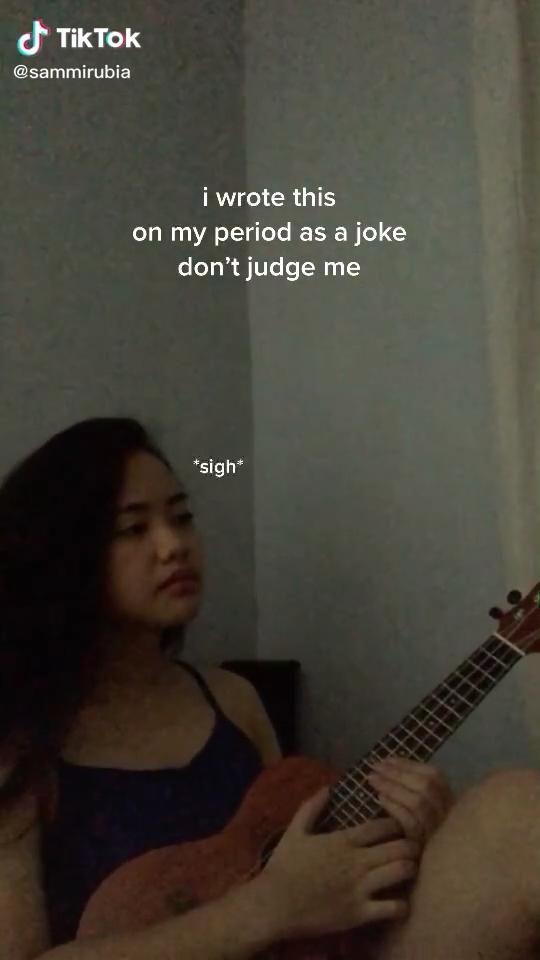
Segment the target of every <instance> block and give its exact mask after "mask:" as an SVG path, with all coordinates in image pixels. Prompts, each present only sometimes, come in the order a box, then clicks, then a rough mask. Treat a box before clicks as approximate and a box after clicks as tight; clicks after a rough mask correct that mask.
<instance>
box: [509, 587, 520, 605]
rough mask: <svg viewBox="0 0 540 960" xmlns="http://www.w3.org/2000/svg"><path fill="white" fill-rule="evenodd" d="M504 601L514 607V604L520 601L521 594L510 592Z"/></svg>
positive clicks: (517, 591)
mask: <svg viewBox="0 0 540 960" xmlns="http://www.w3.org/2000/svg"><path fill="white" fill-rule="evenodd" d="M506 599H507V600H508V603H511V604H512V606H513V607H514V606H515V605H516V603H519V601H520V600H521V593H520V592H519V590H511V591H510V593H509V594H508V596H507V598H506Z"/></svg>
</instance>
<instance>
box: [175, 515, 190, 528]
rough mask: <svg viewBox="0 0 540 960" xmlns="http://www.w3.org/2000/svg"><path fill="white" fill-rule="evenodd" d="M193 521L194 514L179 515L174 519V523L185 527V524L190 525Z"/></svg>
mask: <svg viewBox="0 0 540 960" xmlns="http://www.w3.org/2000/svg"><path fill="white" fill-rule="evenodd" d="M192 520H193V514H192V513H177V514H175V516H174V517H173V522H174V523H176V524H178V526H183V525H184V524H185V523H190V522H191V521H192Z"/></svg>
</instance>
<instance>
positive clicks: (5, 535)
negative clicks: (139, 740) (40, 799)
mask: <svg viewBox="0 0 540 960" xmlns="http://www.w3.org/2000/svg"><path fill="white" fill-rule="evenodd" d="M142 450H145V451H147V452H149V453H151V454H153V455H154V456H156V457H157V458H158V459H160V460H161V461H162V462H163V463H164V464H165V465H166V466H167V467H169V468H170V464H169V463H168V462H167V460H166V459H165V457H164V456H163V454H162V453H161V452H160V451H159V450H158V448H157V447H156V445H155V443H154V441H153V440H152V439H151V437H150V436H149V434H148V433H147V431H146V430H145V428H144V427H143V426H142V425H141V424H140V423H138V422H137V421H136V420H133V419H130V418H121V417H103V418H95V419H91V420H85V421H83V422H81V423H77V424H75V425H74V426H72V427H70V428H68V429H67V430H63V431H62V432H61V433H57V434H56V435H55V436H53V437H52V438H51V439H50V440H48V441H47V442H46V443H45V444H43V446H41V447H39V448H38V449H37V450H36V451H35V452H34V453H32V454H31V455H30V456H28V457H27V458H26V459H25V460H23V461H22V462H21V463H19V464H18V465H17V466H16V467H15V468H14V469H13V470H12V471H11V472H10V473H9V475H8V476H7V478H6V479H5V480H4V482H3V484H2V486H1V487H0V756H1V755H2V749H3V748H5V747H6V746H7V747H8V748H9V747H10V745H13V744H16V745H17V752H16V755H17V758H18V761H17V764H16V765H15V767H14V768H13V770H12V772H11V775H10V777H9V778H8V780H7V781H6V782H5V783H4V784H3V786H2V785H1V781H0V803H1V802H2V801H8V800H11V799H14V798H15V797H16V796H18V795H19V794H21V793H23V792H24V790H25V789H26V788H27V787H29V786H30V785H33V784H34V783H37V782H39V780H40V778H41V776H42V775H43V774H46V773H47V771H48V769H49V767H50V765H51V763H53V762H54V760H55V759H56V757H57V755H58V754H59V752H60V751H61V748H62V744H63V742H64V739H65V736H66V734H67V733H68V730H69V728H70V725H71V723H72V721H73V720H74V718H75V716H76V714H77V712H78V710H79V707H80V706H81V704H82V702H83V700H84V698H85V696H86V695H87V694H88V692H89V691H90V690H91V688H92V685H93V683H94V682H95V680H96V678H97V673H98V671H99V666H100V653H101V651H100V635H101V633H102V631H101V630H100V626H101V623H102V614H103V612H104V611H103V603H104V595H105V590H104V587H105V582H104V577H105V555H106V548H107V545H108V543H109V541H110V538H111V535H112V531H113V524H114V520H115V512H116V505H117V499H118V496H119V494H120V489H121V485H122V481H123V476H124V471H125V466H126V461H127V459H128V458H129V456H130V455H131V454H133V453H135V452H137V451H142ZM164 645H165V640H164V641H163V643H162V646H164Z"/></svg>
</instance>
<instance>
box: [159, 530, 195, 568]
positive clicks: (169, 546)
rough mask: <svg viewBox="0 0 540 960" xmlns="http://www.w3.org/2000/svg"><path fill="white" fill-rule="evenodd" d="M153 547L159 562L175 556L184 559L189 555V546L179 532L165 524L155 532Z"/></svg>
mask: <svg viewBox="0 0 540 960" xmlns="http://www.w3.org/2000/svg"><path fill="white" fill-rule="evenodd" d="M155 547H156V553H157V555H158V557H159V559H160V560H169V559H170V558H171V557H175V556H178V557H186V556H187V554H188V553H189V544H188V542H187V540H186V539H185V538H184V537H183V536H182V533H181V531H179V530H175V529H174V528H173V527H170V526H168V525H166V524H163V525H161V526H160V527H159V528H158V530H157V531H156V539H155Z"/></svg>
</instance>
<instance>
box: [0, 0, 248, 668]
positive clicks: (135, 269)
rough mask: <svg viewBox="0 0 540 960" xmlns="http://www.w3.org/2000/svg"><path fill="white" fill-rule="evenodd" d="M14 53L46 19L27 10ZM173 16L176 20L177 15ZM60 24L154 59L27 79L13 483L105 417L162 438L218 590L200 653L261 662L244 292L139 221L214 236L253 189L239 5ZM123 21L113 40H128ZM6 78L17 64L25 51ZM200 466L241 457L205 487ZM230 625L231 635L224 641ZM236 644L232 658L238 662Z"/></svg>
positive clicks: (14, 152) (17, 184) (10, 189)
mask: <svg viewBox="0 0 540 960" xmlns="http://www.w3.org/2000/svg"><path fill="white" fill-rule="evenodd" d="M8 6H10V7H11V8H12V9H10V10H6V11H5V18H6V23H8V24H9V30H10V31H11V32H12V33H13V35H14V36H15V35H16V33H15V31H16V27H17V26H19V28H20V30H19V32H21V33H22V32H23V31H24V30H28V29H29V27H30V24H31V22H32V19H33V16H34V15H37V14H36V11H35V9H34V8H33V7H32V5H31V4H29V3H23V5H22V9H21V5H20V4H17V9H15V4H13V3H11V2H10V3H9V4H8ZM173 8H174V9H173ZM38 13H39V14H40V15H41V16H42V17H43V18H44V19H45V21H46V22H47V23H48V24H49V25H51V26H53V27H55V26H65V25H70V24H76V25H78V26H82V27H88V28H93V27H94V26H100V25H104V24H109V25H111V26H114V27H124V26H126V25H129V26H131V27H132V29H133V30H136V29H139V30H140V31H141V43H142V48H141V50H137V51H131V50H124V51H115V52H114V53H113V52H110V53H107V54H104V53H103V51H99V50H96V51H92V50H88V51H86V52H85V53H82V52H80V51H64V52H62V51H59V50H55V49H54V48H52V47H47V46H46V45H45V47H44V50H43V53H42V54H41V57H40V61H39V62H40V64H42V65H52V64H55V65H60V64H63V65H65V66H68V65H76V64H81V63H87V64H102V63H103V62H108V63H111V64H112V65H114V64H116V63H117V62H120V63H125V64H128V65H129V66H130V67H131V68H132V77H131V80H129V81H128V80H125V81H116V82H112V81H98V80H94V81H92V80H80V81H76V80H71V81H67V80H64V81H61V80H50V81H41V82H39V81H35V80H34V81H31V80H28V81H12V82H10V83H9V98H8V99H7V100H6V104H5V111H8V117H6V118H5V121H4V130H3V137H2V159H3V162H4V171H5V172H4V177H3V179H2V186H3V190H2V192H3V199H4V217H3V230H2V241H3V251H2V261H3V267H4V280H3V289H2V312H1V318H0V406H1V422H2V444H1V448H0V471H1V472H3V471H4V470H6V469H7V468H8V467H9V466H11V464H12V463H13V462H14V461H15V460H16V459H18V458H19V457H21V456H23V455H24V454H26V453H27V452H28V451H29V450H30V449H31V448H33V447H34V446H35V445H36V444H38V443H40V442H42V441H43V440H45V439H46V437H48V436H49V435H50V434H51V433H53V432H55V431H56V430H59V429H62V428H63V427H64V426H67V425H68V424H69V423H71V422H73V421H75V420H77V419H79V418H82V417H87V416H94V415H104V414H124V413H128V414H135V415H136V416H140V417H142V418H144V420H145V421H147V422H149V424H150V426H152V427H154V426H155V427H156V428H157V431H158V437H159V439H160V440H163V442H164V445H165V447H166V449H167V451H168V452H169V453H170V456H171V458H172V459H173V461H174V463H175V465H176V466H177V468H178V469H179V471H180V472H181V473H182V476H183V478H184V479H185V482H186V484H187V486H188V488H189V489H190V490H192V491H193V493H194V499H195V506H196V508H197V513H198V516H199V521H200V526H201V528H202V532H203V535H204V538H205V541H206V544H207V554H208V590H207V603H206V608H205V613H204V616H203V617H202V618H201V624H200V626H199V627H197V628H196V630H195V631H194V632H193V640H192V641H191V640H190V642H189V644H188V648H191V649H192V651H193V653H194V655H197V656H201V657H203V658H210V659H219V658H220V657H223V656H224V655H228V656H251V655H253V654H254V652H255V622H254V618H255V603H254V584H253V541H252V512H253V511H252V477H251V447H252V424H251V393H250V390H251V387H250V369H249V338H248V324H247V312H246V302H245V297H244V292H243V289H242V287H241V286H240V285H238V284H237V285H234V284H232V283H228V282H227V281H224V282H223V283H221V284H220V285H218V284H215V283H211V282H207V281H204V280H199V281H197V280H193V281H191V282H190V281H188V280H181V279H180V278H178V276H177V274H176V263H177V261H178V260H179V259H180V256H179V253H178V251H177V250H176V249H175V248H174V247H173V246H172V245H166V244H165V243H163V244H161V245H157V244H156V245H155V246H150V245H145V246H143V245H137V244H136V243H134V242H133V241H132V240H131V230H132V228H133V226H135V225H136V224H138V223H141V224H161V225H164V226H165V227H168V226H169V225H171V224H174V223H177V224H182V223H184V224H187V223H191V222H194V223H204V222H207V223H208V222H210V221H209V213H208V212H207V213H206V214H205V213H204V212H203V211H202V209H201V206H200V190H201V188H202V186H203V185H204V184H207V183H208V184H210V183H214V184H216V187H217V188H218V189H219V187H220V186H221V187H228V186H229V185H230V184H231V183H234V184H239V185H240V186H241V185H242V183H243V179H244V145H243V139H244V137H243V96H242V69H243V68H242V46H241V14H240V5H239V3H236V2H235V0H231V2H229V0H227V2H220V3H219V4H214V3H211V2H209V0H204V2H201V0H181V2H178V3H176V4H175V5H171V4H168V3H161V2H155V3H152V4H151V5H148V4H146V3H143V2H142V0H130V2H127V0H118V2H116V3H115V4H114V10H113V11H112V12H111V8H110V5H107V4H104V3H95V2H94V3H87V2H82V0H81V2H80V0H77V2H75V0H70V2H69V3H68V2H64V3H60V2H49V3H47V4H46V5H45V9H41V10H40V11H38ZM113 20H114V23H113ZM6 59H7V62H8V63H10V62H11V61H13V63H16V62H19V58H18V57H17V54H16V51H15V41H14V40H13V43H12V44H11V45H10V47H9V52H8V53H7V56H6ZM195 457H200V458H206V457H214V458H215V459H221V458H226V457H230V458H232V459H237V458H240V457H243V458H244V460H245V466H244V467H243V469H242V472H240V473H239V474H238V475H237V476H234V477H233V476H228V477H227V476H225V477H223V478H221V479H217V478H214V477H201V476H200V475H199V474H198V473H196V470H195V467H194V466H193V464H192V461H193V459H194V458H195ZM209 626H214V627H215V628H216V629H217V633H216V632H215V631H214V632H209V631H208V627H209ZM225 644H226V647H225Z"/></svg>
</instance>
